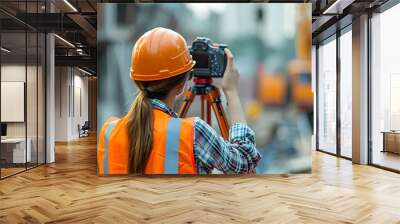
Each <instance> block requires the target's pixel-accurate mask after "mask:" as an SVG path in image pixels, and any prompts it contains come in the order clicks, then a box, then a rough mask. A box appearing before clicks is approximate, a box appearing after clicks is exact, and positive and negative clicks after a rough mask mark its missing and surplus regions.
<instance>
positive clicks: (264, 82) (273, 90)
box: [258, 74, 287, 106]
mask: <svg viewBox="0 0 400 224" xmlns="http://www.w3.org/2000/svg"><path fill="white" fill-rule="evenodd" d="M286 93H287V85H286V80H285V77H284V76H283V75H279V74H273V75H261V76H260V80H259V88H258V96H259V99H260V100H261V102H263V103H264V104H265V105H266V106H283V105H284V104H286V95H287V94H286Z"/></svg>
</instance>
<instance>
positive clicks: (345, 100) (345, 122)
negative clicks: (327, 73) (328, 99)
mask: <svg viewBox="0 0 400 224" xmlns="http://www.w3.org/2000/svg"><path fill="white" fill-rule="evenodd" d="M351 48H352V35H351V30H350V31H349V32H347V33H345V34H343V35H342V36H341V37H340V123H341V124H340V126H341V132H340V150H341V155H342V156H346V157H349V158H351V156H352V149H351V141H352V137H351V136H352V125H351V124H352V109H351V108H352V104H351V103H352V86H351V85H352V66H351V64H352V49H351Z"/></svg>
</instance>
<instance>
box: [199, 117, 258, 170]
mask: <svg viewBox="0 0 400 224" xmlns="http://www.w3.org/2000/svg"><path fill="white" fill-rule="evenodd" d="M194 138H195V141H194V154H195V158H196V160H197V167H198V169H200V170H207V171H210V170H212V169H213V168H216V169H218V170H220V171H222V172H224V173H248V172H250V171H252V170H253V169H254V168H255V167H256V166H257V164H258V162H259V161H260V159H261V155H260V153H259V152H258V150H257V149H256V145H255V133H254V131H253V130H251V129H250V128H249V127H248V126H247V125H246V124H243V123H235V124H233V125H232V126H231V128H230V130H229V141H225V140H224V139H223V138H222V137H221V136H220V135H219V134H218V133H217V132H216V131H215V130H214V129H213V128H212V127H211V126H210V125H208V124H207V123H206V122H205V121H203V120H202V119H200V118H197V117H196V118H195V134H194Z"/></svg>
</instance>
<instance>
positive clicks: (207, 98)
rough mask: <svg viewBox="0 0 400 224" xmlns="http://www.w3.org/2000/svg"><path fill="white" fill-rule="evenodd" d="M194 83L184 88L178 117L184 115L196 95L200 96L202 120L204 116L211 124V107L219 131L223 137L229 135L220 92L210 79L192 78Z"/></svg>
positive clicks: (226, 137) (225, 137)
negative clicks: (186, 88)
mask: <svg viewBox="0 0 400 224" xmlns="http://www.w3.org/2000/svg"><path fill="white" fill-rule="evenodd" d="M193 82H194V85H193V86H192V87H190V88H189V89H188V90H185V93H184V98H183V101H182V104H181V106H180V108H179V113H178V114H179V117H181V118H182V117H185V116H186V114H187V112H188V110H189V107H190V105H191V104H192V103H193V100H194V98H195V96H196V95H200V96H201V101H200V105H201V112H200V117H201V119H203V120H204V117H206V122H207V123H208V124H209V125H210V126H211V108H212V109H213V111H214V114H215V117H216V118H217V121H218V126H219V129H220V131H221V135H222V137H223V138H224V139H226V140H227V139H228V137H229V127H228V121H227V119H226V116H225V111H224V108H223V107H222V105H221V94H220V92H219V89H218V88H217V87H215V86H214V85H212V80H211V79H204V78H194V80H193Z"/></svg>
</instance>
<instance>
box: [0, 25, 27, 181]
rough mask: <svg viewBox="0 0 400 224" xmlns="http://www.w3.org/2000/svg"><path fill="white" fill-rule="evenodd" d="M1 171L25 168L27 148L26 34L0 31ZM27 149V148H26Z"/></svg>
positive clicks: (4, 172)
mask: <svg viewBox="0 0 400 224" xmlns="http://www.w3.org/2000/svg"><path fill="white" fill-rule="evenodd" d="M1 46H2V48H3V49H7V50H1V54H2V55H1V124H2V139H1V161H2V163H1V174H2V177H5V176H9V175H12V174H14V173H17V172H20V171H23V170H25V165H26V164H25V162H26V161H27V160H28V161H29V160H30V158H31V157H30V153H31V151H29V150H28V151H26V146H27V144H26V122H25V91H26V74H27V73H26V69H27V67H26V33H25V32H7V33H6V32H3V33H2V34H1ZM28 149H29V147H28Z"/></svg>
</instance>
